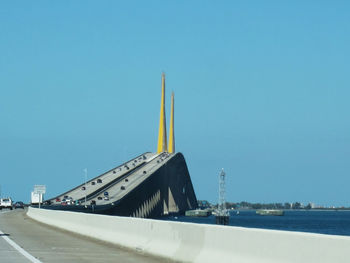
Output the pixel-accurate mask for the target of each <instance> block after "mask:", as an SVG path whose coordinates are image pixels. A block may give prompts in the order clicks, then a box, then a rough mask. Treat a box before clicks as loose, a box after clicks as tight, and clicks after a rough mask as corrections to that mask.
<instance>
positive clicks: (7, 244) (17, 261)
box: [0, 209, 172, 263]
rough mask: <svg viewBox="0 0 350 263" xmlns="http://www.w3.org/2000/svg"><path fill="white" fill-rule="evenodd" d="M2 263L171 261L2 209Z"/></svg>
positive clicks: (0, 243)
mask: <svg viewBox="0 0 350 263" xmlns="http://www.w3.org/2000/svg"><path fill="white" fill-rule="evenodd" d="M0 262H1V263H28V262H33V263H40V262H42V263H51V262H52V263H53V262H55V263H56V262H57V263H65V262H69V263H80V262H94V263H97V262H115V263H118V262H123V263H135V262H145V263H153V262H154V263H160V262H172V261H167V260H164V259H159V258H155V257H152V256H149V255H143V254H141V253H137V252H135V251H131V250H127V249H124V248H121V247H118V246H116V245H113V244H109V243H105V242H101V241H98V240H95V239H91V238H87V237H84V236H81V235H76V234H73V233H71V232H67V231H63V230H59V229H57V228H53V227H50V226H47V225H44V224H41V223H38V222H36V221H34V220H32V219H30V218H29V217H27V216H26V210H23V209H16V210H13V211H10V210H2V211H1V212H0Z"/></svg>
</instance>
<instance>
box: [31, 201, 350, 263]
mask: <svg viewBox="0 0 350 263" xmlns="http://www.w3.org/2000/svg"><path fill="white" fill-rule="evenodd" d="M27 215H28V216H29V217H31V218H33V219H34V220H37V221H40V222H42V223H45V224H48V225H52V226H55V227H58V228H62V229H65V230H69V231H72V232H75V233H78V234H81V235H85V236H89V237H93V238H96V239H100V240H103V241H107V242H111V243H114V244H117V245H120V246H124V247H127V248H131V249H135V250H137V251H139V252H144V253H148V254H153V255H156V256H161V257H166V258H171V259H174V260H177V261H183V262H201V263H202V262H211V263H212V262H215V263H219V262H220V263H223V262H238V263H248V262H249V263H251V262H259V263H261V262H266V263H267V262H268V263H273V262H276V263H277V262H278V263H282V262H286V263H287V262H288V263H299V262H305V263H313V262H315V263H326V262H329V263H342V262H344V263H348V262H350V237H345V236H333V235H321V234H310V233H300V232H289V231H277V230H264V229H253V228H242V227H230V226H218V225H204V224H194V223H182V222H169V221H161V220H151V219H140V218H131V217H130V218H129V217H118V216H106V215H96V214H85V213H75V212H65V211H54V210H45V209H37V208H31V207H30V208H29V210H28V213H27Z"/></svg>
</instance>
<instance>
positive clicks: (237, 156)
mask: <svg viewBox="0 0 350 263" xmlns="http://www.w3.org/2000/svg"><path fill="white" fill-rule="evenodd" d="M349 13H350V2H349V1H2V2H1V3H0V89H1V93H0V94H1V95H0V128H1V129H0V162H1V163H0V184H1V188H2V193H3V195H10V196H12V197H13V198H14V199H15V200H24V201H29V198H30V192H31V190H32V189H33V186H34V184H45V185H47V195H46V197H52V196H54V195H56V194H59V193H61V192H63V191H65V190H68V189H70V188H72V187H74V186H76V185H77V184H80V183H82V182H83V181H84V173H83V169H84V168H85V167H86V168H88V172H89V174H88V177H89V178H92V177H95V176H97V175H99V174H100V173H102V172H104V171H106V170H108V169H110V168H112V167H115V166H117V165H119V164H120V163H122V162H124V161H126V160H128V159H130V158H132V157H135V156H136V155H138V154H141V153H143V152H145V151H155V150H156V142H157V134H158V121H159V109H160V106H159V105H160V85H161V72H162V71H164V72H165V73H166V77H167V78H166V82H167V97H166V100H167V103H168V104H167V121H169V113H170V111H169V109H170V93H171V91H174V92H175V111H176V112H175V128H176V130H175V136H176V147H177V150H178V151H180V152H182V153H183V154H184V155H185V158H186V160H187V164H188V168H189V171H190V174H191V177H192V182H193V185H194V188H195V191H196V194H197V198H198V199H207V200H209V201H211V202H217V199H218V175H219V172H220V169H221V168H222V167H223V168H225V170H226V172H227V200H228V201H233V202H236V201H242V200H246V201H250V202H294V201H301V202H304V203H307V202H314V203H316V204H321V205H333V204H334V205H345V206H350V192H349V187H350V161H349V157H350V123H349V113H350V106H349V99H350V85H349V84H350V79H349V78H350V73H349V69H350V67H349V62H350V48H349V47H350V16H349Z"/></svg>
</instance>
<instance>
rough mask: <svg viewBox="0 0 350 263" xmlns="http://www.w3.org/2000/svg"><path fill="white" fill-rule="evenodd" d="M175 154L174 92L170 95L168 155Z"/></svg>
mask: <svg viewBox="0 0 350 263" xmlns="http://www.w3.org/2000/svg"><path fill="white" fill-rule="evenodd" d="M174 152H175V136H174V92H172V93H171V113H170V131H169V153H174Z"/></svg>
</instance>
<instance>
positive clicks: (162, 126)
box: [157, 73, 168, 153]
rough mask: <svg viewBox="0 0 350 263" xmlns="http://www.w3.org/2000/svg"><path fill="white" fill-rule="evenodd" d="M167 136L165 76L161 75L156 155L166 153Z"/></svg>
mask: <svg viewBox="0 0 350 263" xmlns="http://www.w3.org/2000/svg"><path fill="white" fill-rule="evenodd" d="M167 151H168V145H167V136H166V121H165V74H164V73H162V99H161V101H160V119H159V132H158V147H157V153H161V152H167Z"/></svg>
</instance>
